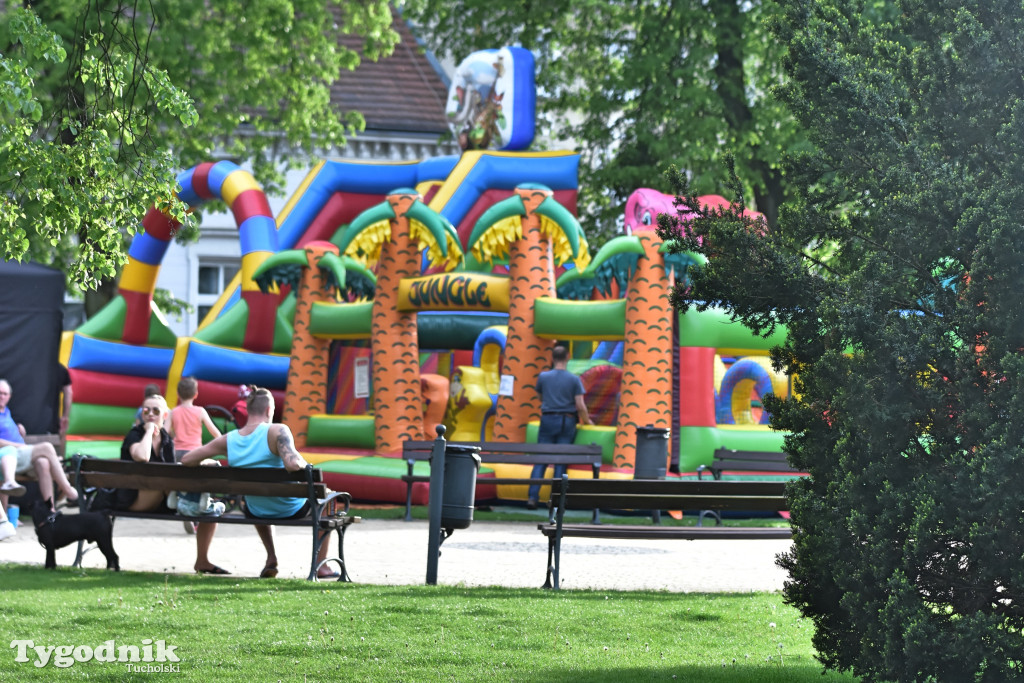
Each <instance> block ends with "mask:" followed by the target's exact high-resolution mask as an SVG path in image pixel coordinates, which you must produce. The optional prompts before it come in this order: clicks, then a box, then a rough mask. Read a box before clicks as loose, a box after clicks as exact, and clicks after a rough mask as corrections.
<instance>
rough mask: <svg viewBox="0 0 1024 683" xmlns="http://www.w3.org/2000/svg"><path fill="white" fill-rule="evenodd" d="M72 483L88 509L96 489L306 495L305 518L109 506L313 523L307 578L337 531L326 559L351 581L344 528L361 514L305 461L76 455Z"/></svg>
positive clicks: (222, 520) (137, 515) (220, 520)
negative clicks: (280, 464) (278, 464)
mask: <svg viewBox="0 0 1024 683" xmlns="http://www.w3.org/2000/svg"><path fill="white" fill-rule="evenodd" d="M73 463H74V470H73V475H74V478H73V480H72V481H73V483H74V484H75V487H76V488H77V489H78V494H79V498H78V500H79V506H80V510H81V511H85V510H86V509H88V508H87V506H88V504H89V500H90V499H91V498H92V496H89V495H87V494H88V493H90V492H94V491H96V490H98V489H118V488H125V489H150V490H157V491H187V492H196V493H212V494H217V495H224V496H235V497H238V496H274V497H277V496H280V497H289V498H306V499H308V500H309V503H310V514H309V516H307V517H304V518H302V519H282V520H276V519H275V520H263V519H253V518H250V517H246V516H245V515H244V514H242V513H241V511H240V510H238V509H237V508H236V509H229V510H228V511H227V512H226V513H225V514H223V515H220V516H217V517H215V516H211V515H202V516H198V517H188V516H185V515H181V514H178V513H177V512H175V513H173V514H168V513H163V514H161V513H159V512H131V511H127V510H105V511H104V512H106V514H108V515H110V516H111V518H112V519H114V518H117V517H124V518H133V519H152V520H159V521H169V520H173V521H176V522H179V523H181V522H216V523H217V524H248V525H251V526H255V525H258V524H272V525H274V526H295V527H309V528H310V529H311V530H312V532H313V554H312V558H313V559H312V562H311V563H310V569H309V576H308V577H307V578H308V579H309V580H311V581H315V580H316V579H317V576H316V572H317V569H318V568H319V567H320V565H321V564H322V563H318V562H317V554H318V552H319V550H320V545H321V543H324V542H326V537H327V536H329V534H330V532H331V531H332V530H333V531H334V532H335V533H336V534H337V536H338V556H337V557H335V558H328V559H326V560H324V563H328V562H335V563H337V564H338V567H339V569H338V574H339V577H338V580H339V581H350V580H351V579H350V578H349V575H348V571H347V568H346V565H345V531H346V529H348V527H349V525H351V524H354V523H356V522H359V521H360V518H359V517H354V516H351V515H349V514H348V510H349V503H350V501H351V496H350V495H349V494H348V493H338V492H330V491H328V490H327V487H326V485H325V484H324V483H323V478H322V475H321V472H320V470H318V469H316V468H314V467H313V466H312V465H307V466H306V467H305V468H303V469H301V470H297V471H295V472H289V471H288V470H286V469H284V468H274V467H252V468H248V467H184V466H182V465H177V464H169V463H152V462H130V461H127V460H102V459H99V458H91V457H88V456H82V455H76V456H75V457H74V459H73ZM82 552H83V543H82V542H79V545H78V556H77V557H76V558H75V564H74V566H80V565H81V560H82Z"/></svg>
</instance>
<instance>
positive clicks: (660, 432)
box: [633, 425, 670, 479]
mask: <svg viewBox="0 0 1024 683" xmlns="http://www.w3.org/2000/svg"><path fill="white" fill-rule="evenodd" d="M669 434H670V430H668V429H662V428H661V427H655V426H653V425H647V426H646V427H637V428H636V460H635V462H634V465H633V478H634V479H664V478H665V465H666V463H667V462H668V436H669Z"/></svg>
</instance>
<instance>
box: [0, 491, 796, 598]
mask: <svg viewBox="0 0 1024 683" xmlns="http://www.w3.org/2000/svg"><path fill="white" fill-rule="evenodd" d="M355 514H358V512H357V511H355ZM276 539H277V548H278V550H277V552H278V556H279V558H280V570H281V573H280V577H281V578H305V576H306V573H307V571H308V568H309V552H310V532H308V531H306V530H302V529H296V528H277V529H276ZM789 546H790V542H789V541H772V540H739V541H725V540H722V541H716V540H701V541H643V540H636V541H634V540H612V541H604V540H600V541H599V540H593V539H580V538H570V539H567V540H565V541H563V545H562V587H563V588H597V589H634V588H637V589H653V590H667V591H674V592H732V591H744V592H745V591H753V590H781V589H782V585H783V582H784V581H785V579H786V575H785V573H784V572H783V571H782V570H781V569H779V568H778V567H776V566H775V564H774V558H775V556H776V555H777V554H778V553H780V552H783V551H785V550H787V549H788V548H789ZM114 547H115V549H116V550H117V552H118V555H119V556H120V559H121V567H122V568H123V569H127V570H145V571H157V572H175V573H191V572H192V564H193V562H194V561H195V537H194V536H189V535H186V533H185V531H184V529H183V528H182V525H181V523H180V522H170V521H168V522H152V521H148V520H133V519H124V520H118V521H117V523H116V525H115V528H114ZM345 556H346V559H347V561H348V563H349V573H350V574H351V576H352V579H353V581H356V582H358V583H370V584H391V585H413V584H422V583H424V582H425V579H426V566H427V522H426V521H424V520H416V521H412V522H402V521H390V520H376V519H371V520H364V521H363V522H362V523H360V524H357V525H353V526H352V527H350V529H349V532H348V534H347V537H346V543H345ZM74 557H75V550H74V547H73V546H70V547H67V548H63V549H61V550H58V551H57V562H58V563H59V564H61V565H69V564H71V563H72V562H73V561H74ZM210 557H211V559H212V560H213V561H214V562H216V563H217V564H219V565H221V566H222V567H224V568H225V569H228V570H229V571H231V572H232V573H233V574H235V575H240V576H250V577H252V576H258V575H259V572H260V570H261V569H262V568H263V564H264V559H265V555H264V553H263V547H262V545H261V544H260V542H259V539H258V537H257V536H256V532H255V530H254V529H253V528H252V527H249V526H239V525H221V526H220V528H219V529H218V530H217V536H216V538H214V541H213V547H212V549H211V552H210ZM43 559H44V551H43V549H42V548H41V547H40V546H39V544H38V542H37V541H36V538H35V533H34V531H33V529H32V527H31V525H29V524H27V520H25V522H23V523H22V525H21V526H20V527H19V528H18V535H17V536H15V537H14V538H12V539H10V540H8V541H5V542H3V543H0V561H3V562H18V563H24V564H35V565H39V566H40V567H41V566H42V563H43ZM546 563H547V541H546V539H545V538H544V537H543V536H542V535H541V534H540V532H539V531H537V529H536V525H535V524H533V523H529V522H515V523H512V522H479V521H478V522H475V523H474V524H473V525H472V526H471V527H470V528H469V529H465V530H461V531H456V532H455V534H454V535H453V536H452V537H451V538H449V539H448V540H447V541H446V542H445V543H444V545H443V546H442V547H441V558H440V560H439V562H438V583H441V584H451V585H457V584H463V585H467V586H489V585H497V586H506V587H539V586H540V585H541V584H542V583H543V582H544V574H545V565H546ZM84 564H85V566H86V567H103V566H105V562H104V559H103V556H102V555H101V554H100V552H99V551H98V550H94V551H92V552H89V553H87V554H86V558H85V562H84Z"/></svg>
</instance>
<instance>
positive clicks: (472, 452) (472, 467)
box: [441, 446, 480, 529]
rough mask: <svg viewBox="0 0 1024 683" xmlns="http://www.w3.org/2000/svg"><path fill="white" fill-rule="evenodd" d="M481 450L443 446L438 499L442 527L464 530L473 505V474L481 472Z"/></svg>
mask: <svg viewBox="0 0 1024 683" xmlns="http://www.w3.org/2000/svg"><path fill="white" fill-rule="evenodd" d="M479 453H480V449H479V448H477V447H476V446H446V447H445V450H444V492H443V493H442V500H441V528H443V529H467V528H469V525H470V524H471V523H472V522H473V508H474V507H475V506H476V475H477V472H479V471H480V455H479Z"/></svg>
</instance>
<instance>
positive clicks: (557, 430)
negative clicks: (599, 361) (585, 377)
mask: <svg viewBox="0 0 1024 683" xmlns="http://www.w3.org/2000/svg"><path fill="white" fill-rule="evenodd" d="M551 360H552V363H553V365H554V367H553V368H552V369H551V370H547V371H545V372H542V373H540V376H539V377H538V378H537V393H538V394H540V429H539V430H538V432H537V443H572V442H573V440H574V439H575V438H576V423H577V421H579V422H583V423H584V424H589V425H592V424H594V421H593V420H591V419H590V413H588V412H587V404H586V403H585V402H584V400H583V395H584V393H585V391H584V389H583V382H582V381H581V380H580V378H579V375H574V374H573V373H571V372H569V371H568V370H567V369H566V368H567V366H568V365H569V350H568V349H567V348H565V347H564V346H561V345H558V346H556V347H555V348H554V349H553V350H552V351H551ZM546 468H547V465H542V464H538V465H534V466H533V472H531V473H530V477H531V478H532V479H539V478H541V477H543V476H544V470H545V469H546ZM563 474H565V465H555V472H554V478H555V479H558V478H559V477H561V476H562V475H563ZM539 494H540V484H533V485H531V486H530V490H529V494H528V498H527V501H526V507H527V508H529V509H530V510H535V509H537V497H538V496H539Z"/></svg>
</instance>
